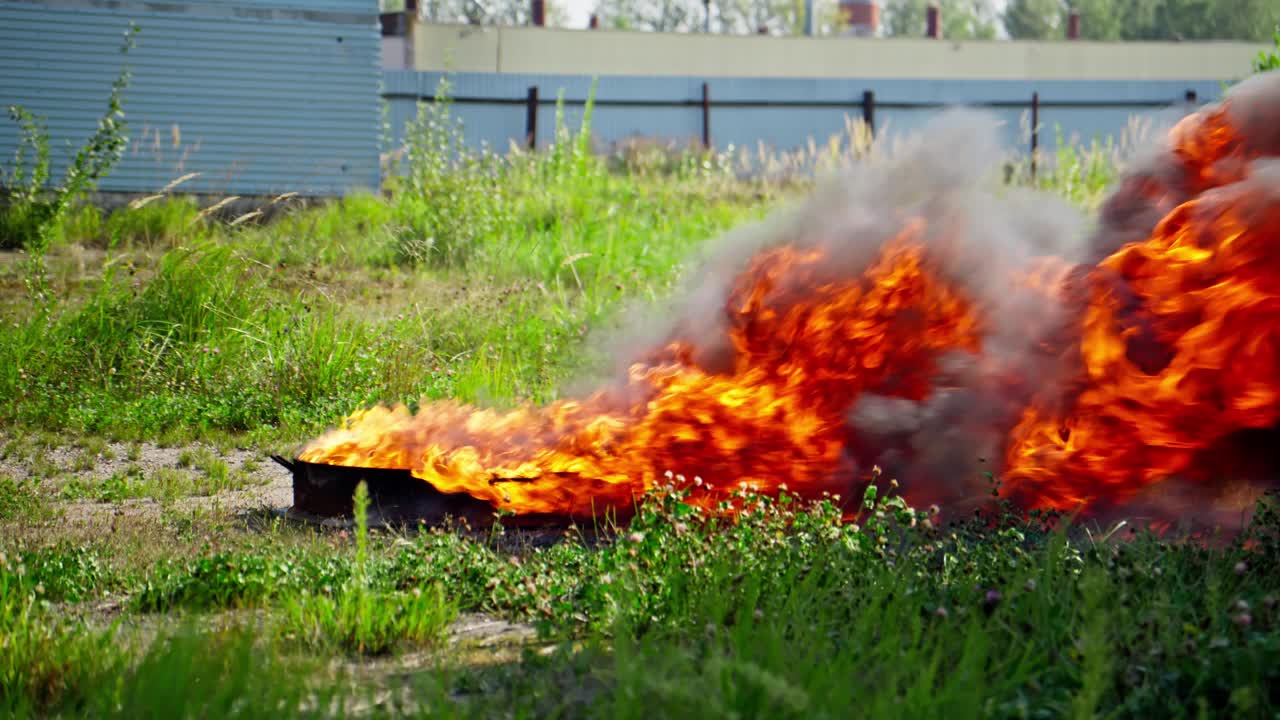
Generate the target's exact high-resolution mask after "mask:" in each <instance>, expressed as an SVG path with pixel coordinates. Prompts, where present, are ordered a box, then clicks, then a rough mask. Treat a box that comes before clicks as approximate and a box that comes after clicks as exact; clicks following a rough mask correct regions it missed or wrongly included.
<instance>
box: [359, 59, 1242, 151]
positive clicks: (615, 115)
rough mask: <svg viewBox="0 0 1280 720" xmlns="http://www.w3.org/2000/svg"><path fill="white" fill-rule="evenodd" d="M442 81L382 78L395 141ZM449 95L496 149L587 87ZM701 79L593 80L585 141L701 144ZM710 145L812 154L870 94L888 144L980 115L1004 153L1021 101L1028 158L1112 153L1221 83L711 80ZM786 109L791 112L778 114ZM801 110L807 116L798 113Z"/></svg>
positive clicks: (580, 96)
mask: <svg viewBox="0 0 1280 720" xmlns="http://www.w3.org/2000/svg"><path fill="white" fill-rule="evenodd" d="M442 77H443V74H442V73H439V72H413V71H405V70H388V71H386V72H385V73H384V82H383V85H384V90H385V93H386V96H387V97H388V100H389V105H390V109H389V121H390V123H391V126H392V128H393V131H394V133H395V136H396V137H397V138H400V137H402V133H403V127H404V123H405V121H407V120H408V119H409V118H412V117H413V116H414V114H415V112H416V101H415V100H414V99H413V97H414V96H428V97H429V96H431V95H432V94H433V93H434V92H435V90H436V87H437V86H438V84H439V82H440V79H441V78H442ZM449 80H450V83H451V86H452V87H451V91H450V94H451V95H452V96H454V97H456V98H458V100H459V102H458V103H457V104H456V105H455V107H454V110H453V112H454V115H455V116H456V117H458V118H460V119H461V120H462V122H463V124H464V129H465V136H466V138H467V140H468V142H469V144H471V145H473V146H475V147H480V146H483V145H486V144H487V145H488V146H489V147H491V148H493V149H495V150H499V151H502V150H505V149H506V148H507V147H508V145H509V143H511V142H517V143H521V142H523V140H524V137H525V122H526V120H525V116H526V108H525V105H524V103H523V99H524V98H525V97H526V94H527V91H528V88H529V87H530V86H537V87H538V89H539V97H540V100H541V101H542V104H541V106H540V107H539V109H538V122H537V131H538V132H537V136H538V144H539V146H545V145H546V144H547V143H549V142H550V141H551V140H552V139H553V137H554V132H555V113H556V108H555V106H554V102H555V99H556V97H557V94H558V93H561V92H563V94H564V98H565V101H566V107H565V110H564V116H565V119H566V121H567V123H568V124H569V125H570V127H572V128H573V129H575V130H576V129H577V127H578V126H579V124H580V122H581V118H582V105H581V103H582V102H583V101H584V100H585V99H586V98H587V97H588V95H589V93H590V91H591V85H592V78H590V77H587V76H574V75H534V74H515V73H503V74H494V73H452V74H450V75H449ZM702 83H703V79H702V78H696V77H683V78H680V77H675V78H673V77H642V76H609V77H601V78H599V79H598V80H597V86H596V91H595V99H596V101H597V105H596V107H595V109H594V111H593V118H592V124H591V130H592V134H593V135H594V136H595V138H596V140H597V141H598V142H599V143H601V144H602V145H605V146H607V145H609V144H610V143H613V142H616V141H619V140H622V139H625V138H629V137H635V136H647V137H657V138H666V139H674V140H693V141H697V140H698V139H699V138H700V137H701V133H702V108H701V97H702ZM707 83H708V87H709V94H710V98H711V101H712V109H711V113H710V117H711V122H710V124H711V139H712V142H713V144H714V145H715V146H716V147H718V148H720V149H724V148H726V147H728V146H729V145H734V146H736V147H739V148H742V147H746V148H749V149H751V150H753V151H754V150H755V149H756V148H757V146H758V144H759V143H763V144H764V145H766V146H768V147H769V148H771V149H773V150H780V151H790V150H794V149H797V148H800V147H803V146H805V145H806V144H807V143H808V142H809V140H811V139H812V140H813V141H814V142H816V143H819V144H821V143H823V142H825V141H826V139H827V138H828V137H830V136H831V135H833V134H838V133H841V132H843V131H844V129H845V126H846V125H845V123H846V118H858V117H861V102H862V97H863V92H864V91H867V90H870V91H871V92H872V93H874V96H875V102H876V109H875V124H876V127H877V130H879V131H881V132H883V133H884V134H886V135H888V136H890V137H892V136H894V135H900V134H902V133H907V132H911V131H914V130H917V129H919V128H920V127H921V126H922V125H923V124H924V123H925V122H927V121H928V119H929V118H931V117H934V116H936V115H937V114H938V113H939V112H942V111H943V110H944V109H945V107H946V106H957V105H969V106H985V107H982V108H981V109H983V110H985V111H986V112H988V113H991V114H992V115H994V116H996V117H998V118H999V119H1000V120H1001V121H1002V122H1003V127H1004V140H1005V142H1006V143H1007V144H1008V145H1009V146H1010V148H1025V147H1026V146H1027V143H1028V139H1029V138H1028V133H1027V129H1028V127H1029V109H1030V104H1031V98H1032V94H1033V93H1039V96H1040V104H1041V108H1040V126H1041V132H1040V138H1039V139H1040V147H1041V148H1043V149H1044V150H1045V151H1049V152H1051V151H1052V150H1053V149H1054V148H1055V146H1056V133H1057V132H1058V131H1059V130H1061V132H1062V134H1063V137H1064V139H1066V140H1071V139H1073V138H1075V139H1079V140H1082V141H1084V142H1088V141H1090V140H1091V139H1093V138H1098V139H1101V140H1105V139H1107V138H1112V139H1114V140H1116V141H1117V142H1118V141H1119V140H1120V139H1121V136H1122V134H1123V133H1125V132H1126V130H1127V129H1128V128H1129V127H1130V124H1131V122H1132V121H1133V119H1134V118H1138V119H1147V120H1149V121H1151V122H1153V123H1155V124H1156V125H1162V124H1168V123H1172V122H1175V121H1176V120H1177V119H1178V118H1180V117H1182V116H1183V115H1184V114H1185V113H1186V112H1188V111H1189V110H1190V109H1191V107H1192V106H1191V105H1190V104H1188V103H1187V101H1186V98H1187V93H1188V91H1192V92H1194V93H1195V96H1196V98H1197V101H1198V102H1209V101H1211V100H1214V99H1216V98H1217V97H1218V96H1219V95H1220V93H1221V90H1222V87H1221V84H1220V83H1217V82H1213V81H1205V80H1189V81H1175V80H1159V81H1152V80H1143V81H1116V80H1038V81H1027V80H921V79H902V80H885V79H865V80H863V79H805V78H724V77H720V78H711V79H709V80H707ZM782 103H797V104H800V106H798V107H786V106H782ZM804 103H811V105H808V106H804V105H803V104H804Z"/></svg>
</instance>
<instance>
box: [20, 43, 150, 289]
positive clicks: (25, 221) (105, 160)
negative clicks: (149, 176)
mask: <svg viewBox="0 0 1280 720" xmlns="http://www.w3.org/2000/svg"><path fill="white" fill-rule="evenodd" d="M137 33H138V28H137V26H136V25H133V24H132V23H130V26H129V30H128V31H126V32H125V39H124V45H123V47H122V48H121V52H122V53H126V54H127V53H128V52H129V50H131V49H132V48H133V46H134V42H135V37H136V35H137ZM130 77H131V74H130V72H129V69H128V66H125V67H124V68H123V69H122V70H121V72H120V75H119V76H118V77H117V78H116V80H115V81H114V82H113V83H112V84H111V94H110V96H109V97H108V99H107V111H106V113H105V114H103V116H102V117H101V118H99V119H98V127H97V130H95V131H94V133H93V135H91V136H90V137H89V139H88V140H86V141H85V143H84V145H82V146H81V147H80V148H79V150H77V152H76V154H75V156H74V157H73V158H72V159H71V162H70V163H69V165H68V166H67V170H66V173H65V175H64V176H63V179H62V182H61V183H60V184H59V185H58V186H56V187H54V188H48V187H47V183H48V180H49V174H50V155H49V136H48V132H47V130H46V127H45V123H44V121H43V120H42V119H38V118H36V117H35V116H34V115H33V114H32V113H31V112H30V111H29V110H27V109H26V108H23V107H20V106H16V105H15V106H11V107H10V108H9V114H10V117H11V118H12V119H13V120H14V121H15V122H16V123H17V124H18V128H19V140H18V149H17V151H16V153H15V156H14V162H13V166H12V167H11V168H9V169H8V170H6V171H4V172H3V174H0V185H2V186H3V187H4V188H5V189H6V190H7V191H8V195H9V197H8V203H7V204H6V205H5V206H4V208H3V209H0V243H3V246H4V247H21V248H23V249H25V250H26V251H27V256H28V259H27V264H28V265H27V289H28V292H29V293H30V294H31V295H32V297H33V298H36V299H48V298H47V294H48V293H47V279H46V278H45V273H46V266H45V253H46V251H47V250H48V248H49V245H50V243H51V241H52V240H53V237H54V234H55V228H56V226H57V225H58V223H59V222H60V221H61V219H62V217H63V215H64V214H65V213H66V211H67V210H68V209H69V208H70V207H71V206H72V205H73V204H74V203H76V202H78V201H79V200H80V199H82V198H83V197H84V196H85V195H86V194H88V193H89V192H91V191H92V190H93V188H94V187H96V186H97V183H98V181H99V180H101V179H102V178H103V177H105V176H106V175H107V174H108V173H110V172H111V169H112V168H113V167H114V166H115V165H116V163H118V162H119V161H120V159H121V158H122V157H123V156H124V151H125V148H126V147H127V146H128V135H127V134H126V125H125V120H124V91H125V89H126V88H127V87H128V86H129V80H130ZM29 155H33V156H34V157H29ZM28 163H30V166H29V167H28Z"/></svg>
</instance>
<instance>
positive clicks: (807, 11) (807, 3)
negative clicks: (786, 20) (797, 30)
mask: <svg viewBox="0 0 1280 720" xmlns="http://www.w3.org/2000/svg"><path fill="white" fill-rule="evenodd" d="M804 34H805V36H806V37H813V0H804Z"/></svg>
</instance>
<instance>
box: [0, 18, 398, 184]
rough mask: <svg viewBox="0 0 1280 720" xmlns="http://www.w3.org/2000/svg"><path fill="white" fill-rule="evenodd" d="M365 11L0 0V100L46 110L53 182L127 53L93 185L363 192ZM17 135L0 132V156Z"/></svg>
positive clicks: (369, 113) (369, 156)
mask: <svg viewBox="0 0 1280 720" xmlns="http://www.w3.org/2000/svg"><path fill="white" fill-rule="evenodd" d="M377 12H378V4H377V1H376V0H320V1H316V0H306V1H305V2H304V1H303V0H190V1H188V2H183V3H171V4H161V3H147V2H131V1H129V0H123V1H122V2H117V3H112V4H111V5H110V6H107V5H104V4H101V3H93V2H89V1H88V0H79V1H78V2H77V1H74V0H44V1H42V2H12V1H10V0H0V103H3V104H4V105H6V106H7V105H11V104H20V105H23V106H25V107H27V108H28V109H29V110H31V111H32V112H34V113H36V114H38V115H41V116H43V117H44V118H45V119H46V120H47V123H48V130H49V133H50V136H51V139H52V147H53V150H54V160H55V163H56V164H55V178H56V177H58V176H59V173H60V172H61V170H62V168H63V167H65V161H66V159H67V158H68V157H69V155H70V153H71V152H74V149H75V148H76V147H78V146H79V144H80V143H82V142H83V141H84V140H85V139H86V138H88V137H89V135H90V134H92V132H93V130H94V128H95V126H96V122H97V119H98V117H100V116H101V115H102V113H103V111H105V109H106V101H107V96H108V93H109V91H110V87H111V82H112V81H113V80H114V79H115V77H116V76H117V74H118V73H119V71H120V68H121V65H122V62H124V61H127V63H128V65H129V67H130V69H131V71H132V74H133V78H132V81H131V86H130V88H129V89H128V90H127V91H126V94H125V99H124V108H125V116H126V120H127V121H128V125H129V135H130V145H129V149H128V152H127V155H126V157H125V159H124V160H123V161H122V162H121V164H120V165H119V166H118V167H117V168H116V169H115V170H114V171H113V172H112V173H111V174H110V175H109V176H108V177H107V178H105V179H104V180H103V182H102V183H101V185H100V189H101V190H104V191H122V192H151V191H154V190H156V189H157V188H160V187H163V186H164V185H165V184H166V183H168V182H169V181H170V180H172V179H173V178H175V177H177V176H180V175H183V174H185V173H189V172H200V173H201V176H200V177H199V178H197V179H195V180H192V181H190V182H189V183H187V184H185V185H184V186H183V187H184V189H186V190H188V191H192V192H208V193H228V194H239V195H258V194H272V193H279V192H298V193H300V194H304V195H339V194H344V193H346V192H350V191H352V190H358V189H375V188H377V187H378V186H379V168H378V138H379V130H380V121H381V118H380V114H379V97H378V84H379V80H380V79H381V34H380V31H379V24H378V16H377ZM130 21H133V22H134V23H136V24H137V25H138V27H139V28H140V33H139V35H138V38H137V46H136V47H135V49H134V50H133V51H132V52H130V53H129V55H128V56H127V58H125V57H122V56H121V54H120V51H119V50H120V46H121V43H122V40H123V37H124V35H123V34H124V32H125V30H126V29H127V28H128V26H129V23H130ZM17 139H18V133H17V129H16V127H15V126H14V125H13V124H11V123H8V124H6V125H5V126H3V127H0V161H3V162H8V161H9V159H10V158H12V157H13V153H14V150H15V147H16V142H17Z"/></svg>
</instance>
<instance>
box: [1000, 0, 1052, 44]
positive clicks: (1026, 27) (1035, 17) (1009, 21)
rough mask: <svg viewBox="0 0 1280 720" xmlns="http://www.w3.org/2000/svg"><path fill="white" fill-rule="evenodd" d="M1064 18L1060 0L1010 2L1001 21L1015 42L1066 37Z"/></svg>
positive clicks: (1016, 0) (1013, 0)
mask: <svg viewBox="0 0 1280 720" xmlns="http://www.w3.org/2000/svg"><path fill="white" fill-rule="evenodd" d="M1062 16H1063V6H1062V3H1061V2H1060V1H1059V0H1009V3H1008V4H1007V5H1005V8H1004V13H1003V14H1002V15H1001V16H1000V19H1001V21H1002V22H1003V23H1004V29H1005V32H1007V33H1009V37H1011V38H1013V39H1015V40H1047V39H1049V38H1059V37H1062V36H1063V35H1064V32H1063V29H1064V28H1063V25H1064V23H1063V22H1062Z"/></svg>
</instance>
